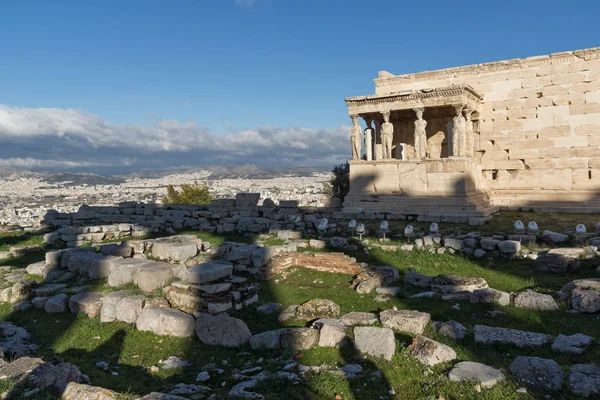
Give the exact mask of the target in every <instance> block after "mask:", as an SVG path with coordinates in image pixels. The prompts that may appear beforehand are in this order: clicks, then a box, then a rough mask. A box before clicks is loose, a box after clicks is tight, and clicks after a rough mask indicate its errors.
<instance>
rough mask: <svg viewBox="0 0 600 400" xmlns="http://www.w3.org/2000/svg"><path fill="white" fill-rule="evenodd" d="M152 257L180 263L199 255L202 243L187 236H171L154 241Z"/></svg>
mask: <svg viewBox="0 0 600 400" xmlns="http://www.w3.org/2000/svg"><path fill="white" fill-rule="evenodd" d="M151 244H152V256H153V257H154V258H157V259H159V260H164V261H173V262H180V261H185V260H187V259H189V258H192V257H195V256H196V254H198V244H202V241H200V240H199V239H197V238H196V237H188V236H185V235H180V236H170V237H167V238H160V239H154V240H153V241H152V243H151Z"/></svg>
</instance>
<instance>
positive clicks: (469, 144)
mask: <svg viewBox="0 0 600 400" xmlns="http://www.w3.org/2000/svg"><path fill="white" fill-rule="evenodd" d="M473 111H475V110H473V109H472V108H465V109H464V110H463V114H464V116H465V137H466V140H465V146H466V151H465V155H466V156H468V157H473V155H474V151H475V133H474V132H473V121H471V114H473Z"/></svg>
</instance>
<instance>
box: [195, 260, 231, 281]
mask: <svg viewBox="0 0 600 400" xmlns="http://www.w3.org/2000/svg"><path fill="white" fill-rule="evenodd" d="M186 273H187V280H188V281H189V282H191V283H206V282H212V281H216V280H219V279H222V278H227V277H230V276H231V274H232V273H233V265H231V264H221V263H204V264H198V265H196V266H194V267H191V268H188V269H187V272H186Z"/></svg>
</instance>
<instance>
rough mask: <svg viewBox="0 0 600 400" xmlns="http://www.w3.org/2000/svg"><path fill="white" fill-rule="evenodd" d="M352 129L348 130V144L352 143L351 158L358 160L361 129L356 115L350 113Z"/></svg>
mask: <svg viewBox="0 0 600 400" xmlns="http://www.w3.org/2000/svg"><path fill="white" fill-rule="evenodd" d="M351 118H352V129H351V130H350V144H351V145H352V159H353V160H360V155H361V152H360V142H361V134H362V129H361V127H360V126H359V125H358V115H351Z"/></svg>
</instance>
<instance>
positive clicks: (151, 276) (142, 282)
mask: <svg viewBox="0 0 600 400" xmlns="http://www.w3.org/2000/svg"><path fill="white" fill-rule="evenodd" d="M184 268H185V267H183V266H181V265H175V264H168V263H152V264H150V265H145V266H144V267H142V268H136V269H134V271H133V273H132V278H133V283H135V284H136V285H137V286H138V287H139V288H140V289H141V290H142V291H144V292H147V293H149V292H152V291H154V290H155V289H160V288H163V287H165V286H166V285H167V283H168V282H169V280H170V279H171V278H174V277H176V276H179V274H180V273H181V271H182V269H184Z"/></svg>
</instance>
